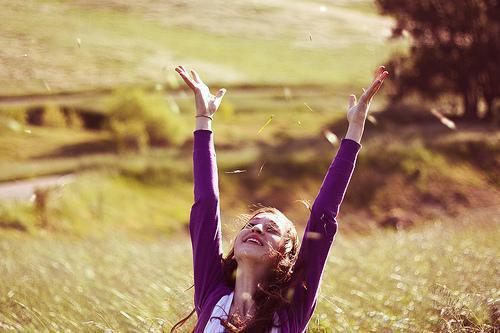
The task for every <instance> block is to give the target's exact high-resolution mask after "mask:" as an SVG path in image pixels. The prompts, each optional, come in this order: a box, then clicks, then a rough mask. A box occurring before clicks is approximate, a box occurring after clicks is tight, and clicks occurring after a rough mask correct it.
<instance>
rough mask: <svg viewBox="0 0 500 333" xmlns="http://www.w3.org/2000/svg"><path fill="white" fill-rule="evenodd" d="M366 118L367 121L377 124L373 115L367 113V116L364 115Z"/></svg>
mask: <svg viewBox="0 0 500 333" xmlns="http://www.w3.org/2000/svg"><path fill="white" fill-rule="evenodd" d="M366 118H367V119H368V121H369V122H370V123H372V124H373V125H377V119H375V117H374V116H372V115H371V114H369V115H368V117H366Z"/></svg>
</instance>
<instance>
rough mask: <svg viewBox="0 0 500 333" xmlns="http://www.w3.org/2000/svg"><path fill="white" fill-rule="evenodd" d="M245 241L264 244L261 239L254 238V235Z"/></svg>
mask: <svg viewBox="0 0 500 333" xmlns="http://www.w3.org/2000/svg"><path fill="white" fill-rule="evenodd" d="M245 243H251V244H256V245H259V246H262V245H264V244H262V242H261V241H259V240H258V239H256V238H254V237H250V238H248V239H247V240H246V241H245Z"/></svg>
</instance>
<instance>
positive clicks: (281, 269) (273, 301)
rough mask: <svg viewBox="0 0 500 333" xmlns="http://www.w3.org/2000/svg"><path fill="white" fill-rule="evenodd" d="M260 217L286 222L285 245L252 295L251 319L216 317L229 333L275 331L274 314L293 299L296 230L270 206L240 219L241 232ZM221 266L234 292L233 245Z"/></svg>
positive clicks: (234, 262)
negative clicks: (259, 215)
mask: <svg viewBox="0 0 500 333" xmlns="http://www.w3.org/2000/svg"><path fill="white" fill-rule="evenodd" d="M261 213H272V214H275V215H277V216H279V217H280V218H282V219H283V220H285V221H286V222H287V224H288V229H287V232H286V235H285V236H284V237H285V243H284V246H283V247H282V248H280V249H279V250H278V251H276V252H275V254H276V265H275V266H274V268H273V271H272V272H271V274H269V277H268V279H267V281H264V282H263V283H259V284H258V286H257V291H256V292H255V294H254V295H253V299H254V301H255V304H256V308H257V310H256V313H255V315H254V316H253V317H252V318H250V319H245V320H243V319H242V318H240V317H239V316H238V315H236V314H233V315H231V317H230V318H228V319H225V318H220V317H217V318H218V319H219V320H220V322H221V325H222V326H223V327H225V328H226V329H227V330H228V331H229V332H231V333H261V332H267V331H270V330H271V329H272V328H273V327H275V324H274V321H273V319H274V318H273V317H274V313H275V312H276V311H277V310H278V309H280V308H281V307H283V306H286V305H287V304H289V303H290V302H291V300H292V297H293V291H294V288H295V287H294V285H295V284H294V283H293V282H292V281H293V279H292V276H293V275H294V272H293V269H294V266H295V262H296V261H297V256H298V252H299V248H300V245H299V239H298V236H297V230H296V229H295V226H294V224H293V223H292V222H291V221H290V220H289V219H288V218H287V217H286V216H285V214H283V213H282V212H281V211H280V210H279V209H277V208H274V207H270V206H266V207H261V208H259V209H257V210H254V211H253V212H252V213H251V214H244V215H242V220H243V221H244V222H245V224H244V226H243V227H242V229H243V228H245V227H246V225H247V224H248V222H249V221H251V220H252V219H253V218H254V217H255V216H257V215H258V214H261ZM221 265H222V271H223V273H224V279H225V282H226V284H227V285H228V286H229V287H231V288H232V289H233V290H234V288H235V284H236V269H237V268H238V263H237V262H236V260H235V259H234V245H233V247H232V248H231V250H230V251H229V253H228V254H227V255H226V256H225V257H224V258H222V261H221ZM194 312H195V310H194V309H193V311H191V313H190V314H189V315H187V316H186V317H184V318H183V319H181V320H180V321H179V322H177V323H176V324H175V325H174V327H172V329H171V331H170V333H172V332H174V331H175V330H176V329H178V328H179V327H181V326H182V325H183V324H184V323H186V322H187V321H188V320H189V318H190V317H191V316H192V315H193V314H194ZM212 318H214V317H212ZM193 332H194V331H193Z"/></svg>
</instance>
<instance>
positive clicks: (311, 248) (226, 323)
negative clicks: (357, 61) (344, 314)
mask: <svg viewBox="0 0 500 333" xmlns="http://www.w3.org/2000/svg"><path fill="white" fill-rule="evenodd" d="M176 71H177V72H178V73H179V75H180V76H181V77H182V78H183V80H184V81H185V82H186V84H187V85H188V86H189V87H190V88H191V90H192V91H193V92H194V96H195V102H196V129H195V131H194V151H193V163H194V199H195V202H194V204H193V206H192V209H191V215H190V225H189V230H190V235H191V241H192V246H193V258H194V260H193V262H194V288H195V289H194V304H195V309H194V310H193V311H192V312H191V314H190V315H189V316H187V317H186V318H184V319H183V320H181V321H180V322H179V323H177V324H176V325H175V326H174V327H173V328H172V331H174V330H175V329H176V328H178V327H179V326H181V325H182V324H184V322H186V321H187V319H188V318H189V317H190V316H191V315H192V314H193V313H194V311H196V313H197V315H198V321H197V324H196V327H195V329H194V332H209V333H215V332H226V331H229V332H259V333H261V332H271V333H277V332H282V333H285V332H294V333H295V332H303V331H305V329H306V327H307V324H308V322H309V320H310V318H311V316H312V314H313V312H314V309H315V307H316V303H317V296H318V288H319V285H320V282H321V276H322V274H323V269H324V266H325V263H326V259H327V257H328V253H329V250H330V247H331V244H332V242H333V240H334V237H335V233H336V231H337V220H336V217H337V214H338V212H339V208H340V204H341V202H342V200H343V198H344V194H345V192H346V189H347V185H348V183H349V180H350V178H351V175H352V173H353V171H354V166H355V163H356V159H357V155H358V153H359V151H360V149H361V147H362V146H361V143H360V141H361V137H362V134H363V130H364V124H365V121H366V117H367V113H368V109H369V107H370V102H371V100H372V98H373V96H374V95H375V94H376V92H377V91H378V90H379V88H380V87H381V85H382V82H383V81H384V79H385V78H386V77H387V75H388V74H389V73H388V72H387V71H385V68H384V67H383V66H381V67H379V68H378V69H377V71H376V73H375V79H374V81H373V82H372V84H371V85H370V87H369V88H368V89H367V90H366V91H365V92H364V93H363V95H362V96H361V98H360V100H359V102H357V101H356V96H355V95H351V96H350V97H349V110H348V112H347V119H348V122H349V127H348V130H347V133H346V135H345V137H344V138H343V139H342V140H341V144H340V148H339V149H338V152H337V155H336V157H335V159H334V160H333V162H332V164H331V166H330V168H329V169H328V172H327V174H326V177H325V178H324V180H323V183H322V185H321V188H320V191H319V193H318V195H317V197H316V199H315V201H314V204H313V205H312V207H311V214H310V217H309V221H308V223H307V226H306V229H305V232H304V237H303V239H302V245H301V246H300V250H299V243H298V237H297V232H296V230H295V227H294V225H293V223H292V222H291V221H290V220H288V218H287V217H286V216H285V215H284V214H283V213H281V212H280V211H279V210H278V209H276V208H272V207H264V208H261V209H258V210H257V211H255V212H253V214H252V216H251V217H250V218H249V220H248V222H247V223H246V225H245V226H244V227H243V228H242V229H241V231H240V232H239V234H238V236H237V237H236V239H235V241H234V245H233V248H232V249H231V251H230V252H229V254H228V255H227V256H226V257H223V255H222V247H221V224H220V205H219V188H218V175H217V165H216V154H215V148H214V142H213V132H212V127H211V125H212V120H213V116H214V114H215V112H216V111H217V108H218V107H219V105H220V103H221V101H222V98H223V96H224V94H225V93H226V90H225V89H220V90H219V91H218V92H217V94H216V95H215V96H214V95H212V94H211V93H210V91H209V89H208V87H207V86H206V85H205V84H204V83H203V81H202V80H201V79H200V76H199V75H198V73H197V72H196V71H194V70H191V75H189V73H188V72H187V71H186V69H185V68H184V67H183V66H178V67H177V68H176Z"/></svg>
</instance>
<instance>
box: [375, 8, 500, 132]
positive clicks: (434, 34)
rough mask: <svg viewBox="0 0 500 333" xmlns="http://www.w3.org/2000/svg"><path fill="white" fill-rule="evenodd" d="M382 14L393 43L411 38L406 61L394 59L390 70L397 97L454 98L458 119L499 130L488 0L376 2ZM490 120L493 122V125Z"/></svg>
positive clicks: (499, 91) (494, 25)
mask: <svg viewBox="0 0 500 333" xmlns="http://www.w3.org/2000/svg"><path fill="white" fill-rule="evenodd" d="M377 4H378V6H379V8H380V9H381V11H382V13H383V14H386V15H391V16H393V17H394V18H395V20H396V26H395V28H394V29H393V35H394V37H401V36H411V38H409V40H410V41H411V53H410V55H409V56H402V57H399V56H398V57H396V58H394V60H393V61H392V64H391V67H392V68H391V70H392V71H393V72H395V73H397V75H396V76H395V81H394V84H395V87H397V97H400V98H401V97H404V96H406V95H407V94H408V92H410V91H417V92H418V93H420V94H421V95H423V96H428V97H431V98H436V97H437V96H439V95H440V94H443V93H448V92H451V93H454V94H456V95H458V96H460V97H461V98H462V100H463V109H464V110H465V112H464V116H465V117H466V118H468V119H474V118H476V119H477V118H479V113H478V106H479V103H480V102H481V101H484V102H485V104H486V108H487V113H486V117H485V119H486V120H488V121H491V120H493V119H494V120H496V121H498V124H500V115H499V114H498V108H495V107H494V102H495V99H498V98H499V97H500V88H499V87H500V79H499V77H500V75H499V69H500V67H499V66H498V50H499V49H500V40H499V38H498V31H499V29H500V20H499V19H498V15H497V14H491V13H498V4H497V3H496V1H488V0H465V1H460V2H457V1H452V0H447V1H432V0H422V1H405V2H400V1H394V0H377ZM495 118H496V119H495Z"/></svg>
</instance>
